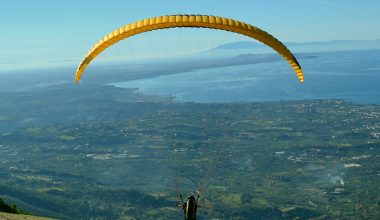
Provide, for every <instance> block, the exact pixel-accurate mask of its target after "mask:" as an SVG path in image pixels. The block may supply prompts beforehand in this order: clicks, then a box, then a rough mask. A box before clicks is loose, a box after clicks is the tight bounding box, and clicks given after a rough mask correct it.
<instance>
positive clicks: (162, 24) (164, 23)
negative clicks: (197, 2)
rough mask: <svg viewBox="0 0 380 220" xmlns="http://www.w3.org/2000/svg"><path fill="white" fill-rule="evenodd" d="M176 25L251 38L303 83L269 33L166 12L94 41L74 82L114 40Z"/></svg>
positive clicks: (291, 59) (229, 22)
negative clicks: (276, 54)
mask: <svg viewBox="0 0 380 220" xmlns="http://www.w3.org/2000/svg"><path fill="white" fill-rule="evenodd" d="M176 27H196V28H212V29H219V30H225V31H231V32H234V33H239V34H243V35H246V36H248V37H251V38H254V39H256V40H258V41H260V42H262V43H264V44H266V45H268V46H270V47H271V48H273V49H274V50H275V51H276V52H277V53H279V54H280V55H281V56H282V57H284V59H285V60H286V61H288V63H289V64H290V65H291V67H292V68H293V70H294V72H295V73H296V74H297V77H298V79H299V81H300V82H304V75H303V72H302V69H301V66H300V65H299V63H298V61H297V60H296V58H295V57H294V55H293V54H292V53H291V52H290V51H289V50H288V48H286V46H285V45H284V44H283V43H281V42H280V41H279V40H277V39H276V38H274V37H273V36H272V35H270V34H269V33H267V32H265V31H263V30H261V29H259V28H257V27H255V26H252V25H250V24H246V23H243V22H241V21H237V20H233V19H230V18H223V17H217V16H209V15H168V16H159V17H154V18H147V19H145V20H140V21H137V22H134V23H131V24H128V25H125V26H123V27H121V28H119V29H117V30H115V31H113V32H111V33H109V34H108V35H106V36H105V37H104V38H103V39H101V40H100V41H99V42H97V43H96V44H95V45H94V46H93V47H92V49H91V50H90V51H89V52H88V53H87V55H86V56H85V58H84V59H83V60H82V62H81V63H80V64H79V66H78V69H77V71H76V75H75V83H78V82H79V80H80V78H81V76H82V74H83V72H84V70H85V69H86V67H87V66H88V64H89V63H90V62H91V61H92V60H93V59H94V58H95V57H96V56H97V55H98V54H100V53H101V52H102V51H104V50H105V49H106V48H107V47H109V46H111V45H113V44H115V43H117V42H118V41H120V40H123V39H124V38H128V37H130V36H133V35H136V34H140V33H143V32H147V31H153V30H158V29H166V28H176Z"/></svg>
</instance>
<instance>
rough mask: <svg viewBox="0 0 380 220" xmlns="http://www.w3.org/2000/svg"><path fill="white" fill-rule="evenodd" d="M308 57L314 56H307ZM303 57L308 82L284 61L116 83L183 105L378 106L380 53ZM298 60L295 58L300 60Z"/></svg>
mask: <svg viewBox="0 0 380 220" xmlns="http://www.w3.org/2000/svg"><path fill="white" fill-rule="evenodd" d="M309 55H310V54H309ZM312 55H313V56H314V58H310V56H309V57H308V56H300V57H301V58H300V59H299V60H298V61H299V63H300V65H301V66H302V68H303V71H304V75H305V82H304V83H300V82H299V81H298V79H297V77H296V75H295V73H294V72H293V71H292V69H291V67H290V66H289V65H288V64H287V62H286V61H276V62H267V63H258V64H249V65H240V66H228V67H217V68H208V69H199V70H195V71H191V72H184V73H178V74H170V75H161V76H158V77H154V78H146V79H139V80H133V81H124V82H117V83H113V85H114V86H116V87H123V88H138V90H139V91H140V92H142V93H144V94H150V95H160V96H174V97H175V98H176V100H177V101H180V102H201V103H219V102H251V101H280V100H303V99H344V100H347V101H350V102H355V103H363V104H380V50H366V51H344V52H318V53H312ZM296 56H297V55H296Z"/></svg>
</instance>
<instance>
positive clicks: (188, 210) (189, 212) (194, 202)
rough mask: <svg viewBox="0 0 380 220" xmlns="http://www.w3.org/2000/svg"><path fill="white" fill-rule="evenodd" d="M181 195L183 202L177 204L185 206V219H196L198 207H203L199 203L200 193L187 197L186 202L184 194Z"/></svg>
mask: <svg viewBox="0 0 380 220" xmlns="http://www.w3.org/2000/svg"><path fill="white" fill-rule="evenodd" d="M179 196H180V197H181V201H182V204H177V207H182V208H183V216H184V220H196V219H197V209H198V207H201V206H200V205H198V200H199V195H198V196H197V198H195V197H194V196H193V195H191V196H189V197H187V199H186V202H184V201H183V197H182V194H180V195H179Z"/></svg>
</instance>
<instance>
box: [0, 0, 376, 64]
mask: <svg viewBox="0 0 380 220" xmlns="http://www.w3.org/2000/svg"><path fill="white" fill-rule="evenodd" d="M379 11H380V1H377V0H360V1H358V0H286V1H284V0H267V1H256V0H246V1H245V0H232V1H225V0H219V1H214V0H209V1H205V0H191V1H174V0H160V1H127V0H124V1H121V0H120V1H104V0H102V1H97V0H92V1H72V0H65V1H53V0H49V1H43V0H34V1H28V0H24V1H21V0H9V1H6V0H3V1H1V2H0V27H1V28H0V71H1V70H2V69H3V70H5V69H12V68H21V67H25V68H26V67H29V66H33V65H35V66H45V65H55V64H56V63H57V64H58V63H62V62H63V63H64V62H65V61H67V62H68V63H70V62H76V63H78V62H79V61H80V60H81V58H82V56H83V55H84V54H85V53H86V52H87V50H89V49H90V48H91V46H92V45H93V44H94V43H95V42H97V41H98V40H99V39H100V38H102V37H103V36H104V35H105V34H107V33H109V32H110V31H112V30H114V29H116V28H119V27H120V26H122V25H125V24H128V23H130V22H134V21H137V20H140V19H144V18H146V17H154V16H158V15H166V14H209V15H218V16H223V17H231V18H234V19H237V20H241V21H244V22H246V23H250V24H252V25H255V26H258V27H260V28H262V29H264V30H266V31H268V32H269V33H271V34H273V35H274V36H275V37H276V38H278V39H280V40H281V41H287V42H289V41H292V42H308V41H328V40H337V39H339V40H346V39H349V40H359V39H363V40H374V39H379V38H380V25H379V24H380V13H379ZM192 38H197V41H198V42H201V43H198V48H194V45H191V44H185V43H184V44H182V43H181V42H180V40H183V41H186V40H188V39H192ZM179 39H180V40H179ZM244 39H245V38H244V37H241V36H236V35H234V34H231V33H227V32H225V33H224V32H220V31H215V30H213V31H206V30H203V31H199V30H195V29H190V30H181V31H176V30H170V31H157V32H155V33H147V34H143V35H141V37H135V38H134V39H130V40H129V41H128V40H127V41H126V42H123V43H121V44H120V45H121V46H119V47H115V48H116V49H113V50H112V49H111V50H110V51H108V52H107V53H108V55H107V56H109V57H112V54H113V55H115V54H120V53H126V54H122V55H123V56H128V53H132V52H135V51H143V52H144V53H149V52H150V53H160V52H162V50H164V49H162V48H160V47H161V46H162V45H166V46H167V45H171V47H173V45H176V47H177V48H176V50H177V51H181V52H184V53H186V52H189V51H190V52H191V51H192V50H197V49H198V50H199V49H200V50H202V49H207V48H210V47H213V46H216V45H218V44H221V43H227V42H232V41H238V40H244ZM148 42H149V43H148ZM173 42H175V43H174V44H173ZM123 44H124V45H126V44H132V46H129V48H127V49H126V50H130V51H129V52H125V50H123V49H121V48H123V47H122V45H123ZM199 44H201V45H199ZM152 45H154V46H152ZM152 47H153V49H152ZM154 47H156V48H154ZM167 47H169V48H170V46H167ZM117 48H119V49H118V51H117ZM149 50H150V51H149ZM154 50H156V51H154ZM107 53H106V54H107Z"/></svg>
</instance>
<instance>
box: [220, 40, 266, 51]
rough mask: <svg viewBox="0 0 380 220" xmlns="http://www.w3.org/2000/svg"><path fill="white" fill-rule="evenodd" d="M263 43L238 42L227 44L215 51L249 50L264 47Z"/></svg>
mask: <svg viewBox="0 0 380 220" xmlns="http://www.w3.org/2000/svg"><path fill="white" fill-rule="evenodd" d="M262 46H263V45H262V44H261V43H257V42H252V41H238V42H232V43H226V44H222V45H219V46H217V47H215V48H214V49H213V50H230V49H247V48H257V47H262Z"/></svg>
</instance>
